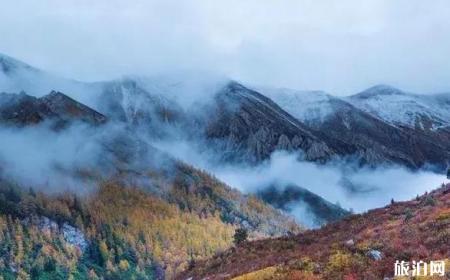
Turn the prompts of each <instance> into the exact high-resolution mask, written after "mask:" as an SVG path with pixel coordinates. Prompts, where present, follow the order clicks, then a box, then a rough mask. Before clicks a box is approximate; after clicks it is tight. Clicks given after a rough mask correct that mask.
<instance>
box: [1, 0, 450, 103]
mask: <svg viewBox="0 0 450 280" xmlns="http://www.w3.org/2000/svg"><path fill="white" fill-rule="evenodd" d="M6 2H9V4H8V3H6ZM94 2H95V3H94ZM92 3H94V4H92ZM449 19H450V2H448V1H446V0H442V1H439V0H434V1H415V0H404V1H396V0H385V1H383V0H374V1H370V0H367V1H361V0H353V1H343V0H340V1H318V0H310V1H304V0H281V1H271V0H267V1H262V0H249V1H246V0H227V1H219V0H215V1H212V0H204V1H201V0H198V1H194V0H193V1H189V0H186V1H183V0H178V1H174V0H160V1H153V0H147V1H131V0H127V1H115V0H97V1H84V0H78V1H68V0H66V1H60V0H55V1H51V0H40V1H35V0H29V1H21V0H15V1H2V3H1V5H0V52H1V53H4V54H8V55H10V56H13V57H15V58H18V59H20V60H23V61H26V62H28V63H30V64H32V65H35V66H38V67H40V68H43V69H46V70H50V71H52V72H54V73H58V74H61V75H64V76H67V77H72V78H76V79H80V80H89V81H92V80H98V79H108V78H112V77H116V76H119V75H121V74H142V75H152V74H156V73H160V72H170V71H174V70H192V69H195V70H203V71H205V70H206V71H214V72H218V73H220V74H225V75H227V76H230V77H233V78H236V79H239V80H241V81H245V82H249V83H253V84H260V85H269V86H279V87H290V88H297V89H322V90H326V91H329V92H331V93H335V94H348V93H353V92H357V91H360V90H362V89H364V88H366V87H368V86H371V85H373V84H378V83H386V84H391V85H394V86H398V87H401V88H403V89H406V90H410V91H416V92H439V91H450V20H449Z"/></svg>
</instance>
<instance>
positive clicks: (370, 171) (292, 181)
mask: <svg viewBox="0 0 450 280" xmlns="http://www.w3.org/2000/svg"><path fill="white" fill-rule="evenodd" d="M154 145H155V146H156V147H158V148H159V149H161V150H163V151H166V152H167V153H169V154H171V155H172V156H174V157H175V158H178V159H180V160H185V161H188V162H190V163H192V164H194V165H195V166H197V167H199V168H202V169H205V170H207V171H208V172H210V173H212V174H214V176H216V177H217V178H218V179H220V180H221V181H223V182H225V183H227V184H228V185H230V186H232V187H235V188H237V189H239V190H240V191H242V192H244V193H256V192H258V190H261V189H263V188H266V187H268V186H271V185H275V186H277V187H279V188H280V190H282V189H283V188H284V187H286V186H288V185H297V186H299V187H303V188H305V189H307V190H309V191H311V192H313V193H315V194H317V195H319V196H321V197H323V198H324V199H326V200H328V201H329V202H331V203H335V204H337V205H339V206H341V207H342V208H344V209H347V210H352V211H353V212H356V213H362V212H365V211H367V210H370V209H374V208H379V207H383V206H385V205H388V204H389V203H390V201H391V199H394V200H395V201H404V200H410V199H413V198H415V197H416V195H422V194H424V193H425V192H429V191H431V190H433V189H436V188H438V187H440V186H441V184H442V183H448V182H449V181H448V180H447V179H446V177H445V176H444V174H437V173H433V172H431V171H428V170H417V171H412V170H409V169H407V168H404V167H401V166H398V165H387V164H386V165H381V166H378V167H376V168H373V167H359V166H358V164H357V163H356V162H355V163H352V162H348V161H344V160H340V159H335V160H333V161H330V162H328V163H326V164H317V163H314V162H308V161H304V160H302V157H303V156H302V154H301V153H289V152H286V151H277V152H274V153H273V154H272V156H271V158H270V159H269V160H266V161H264V162H262V163H260V164H258V165H256V166H253V165H247V164H229V163H228V164H221V163H219V160H218V158H217V156H216V155H215V154H214V153H210V152H205V151H204V150H201V149H200V147H199V146H197V145H196V144H194V143H191V142H189V141H183V140H181V139H178V140H177V141H166V142H155V143H154ZM289 208H291V214H292V215H294V216H295V217H296V218H297V219H298V221H299V222H300V223H302V224H305V225H309V226H317V224H315V223H314V219H313V217H311V215H312V214H311V213H310V211H308V209H307V208H306V207H304V206H302V205H290V207H289Z"/></svg>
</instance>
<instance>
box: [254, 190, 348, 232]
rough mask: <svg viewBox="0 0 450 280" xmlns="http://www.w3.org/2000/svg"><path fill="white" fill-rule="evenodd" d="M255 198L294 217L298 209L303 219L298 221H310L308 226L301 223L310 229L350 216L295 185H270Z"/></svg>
mask: <svg viewBox="0 0 450 280" xmlns="http://www.w3.org/2000/svg"><path fill="white" fill-rule="evenodd" d="M257 196H258V197H260V198H261V199H262V200H263V201H265V202H267V203H269V204H270V205H272V206H273V207H275V208H277V209H281V210H283V211H285V212H288V213H293V214H294V215H296V212H297V211H298V209H300V213H298V214H297V215H302V216H304V217H299V220H303V221H305V222H306V221H307V220H310V222H309V224H305V222H303V223H304V224H305V225H307V226H310V227H320V226H322V225H324V224H327V223H329V222H335V221H338V220H341V219H342V218H344V217H345V216H348V215H349V214H350V212H349V211H347V210H344V209H342V208H341V207H340V206H338V205H335V204H333V203H331V202H329V201H327V200H325V199H323V198H322V197H320V196H318V195H316V194H314V193H312V192H310V191H308V190H307V189H305V188H302V187H299V186H296V185H287V186H284V187H280V186H279V185H270V186H268V187H266V188H264V187H263V188H261V189H260V190H259V191H258V192H257ZM305 217H307V218H305Z"/></svg>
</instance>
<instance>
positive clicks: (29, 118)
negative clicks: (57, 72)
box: [0, 91, 106, 128]
mask: <svg viewBox="0 0 450 280" xmlns="http://www.w3.org/2000/svg"><path fill="white" fill-rule="evenodd" d="M45 121H47V122H51V124H52V125H53V126H54V127H55V128H61V127H64V126H65V125H67V124H69V123H71V122H74V121H81V122H85V123H89V124H91V125H99V124H103V123H105V122H106V117H105V116H104V115H102V114H100V113H99V112H97V111H95V110H93V109H91V108H89V107H88V106H86V105H84V104H81V103H79V102H77V101H75V100H74V99H72V98H70V97H68V96H67V95H65V94H63V93H61V92H56V91H52V92H51V93H49V94H47V95H45V96H43V97H40V98H36V97H34V96H30V95H27V94H25V93H21V94H8V93H0V123H3V124H7V125H19V126H25V125H30V124H37V123H41V122H45Z"/></svg>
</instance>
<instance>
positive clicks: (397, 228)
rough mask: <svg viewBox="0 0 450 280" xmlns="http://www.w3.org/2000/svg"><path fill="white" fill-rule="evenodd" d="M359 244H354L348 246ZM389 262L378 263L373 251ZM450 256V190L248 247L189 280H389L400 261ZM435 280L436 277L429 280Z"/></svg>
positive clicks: (196, 270)
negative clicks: (205, 279)
mask: <svg viewBox="0 0 450 280" xmlns="http://www.w3.org/2000/svg"><path fill="white" fill-rule="evenodd" d="M349 240H353V242H354V244H353V245H352V244H350V243H351V242H347V241H349ZM372 249H373V250H379V251H380V252H382V254H383V257H382V259H381V260H378V261H376V260H373V259H372V258H370V257H369V255H368V252H369V251H370V250H372ZM449 256H450V185H447V186H443V187H441V188H439V189H437V190H435V191H433V192H432V193H430V194H425V195H423V196H421V197H418V198H417V199H415V200H412V201H407V202H396V203H394V204H392V205H389V206H386V207H385V208H380V209H375V210H371V211H369V212H368V213H365V214H362V215H353V216H350V217H348V218H345V219H344V220H342V221H340V222H337V223H333V224H329V225H327V226H325V227H324V228H322V229H319V230H312V231H307V232H305V233H302V234H299V235H296V236H293V237H282V238H276V239H267V240H258V241H254V242H247V243H245V244H243V245H241V246H239V247H237V248H231V249H230V250H228V251H226V252H224V253H221V254H218V255H216V256H215V257H214V258H212V259H210V260H207V261H203V262H200V263H197V264H196V266H195V267H193V268H192V269H191V270H189V271H186V272H184V273H182V274H181V275H180V276H179V278H180V279H186V278H188V277H193V279H203V278H204V277H208V278H207V279H231V278H233V277H237V276H239V275H241V277H238V278H236V279H239V280H244V279H247V280H250V279H348V280H350V279H383V277H385V276H392V275H393V273H394V269H393V267H394V262H395V260H424V261H430V260H440V259H445V258H449ZM428 279H431V278H428Z"/></svg>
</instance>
